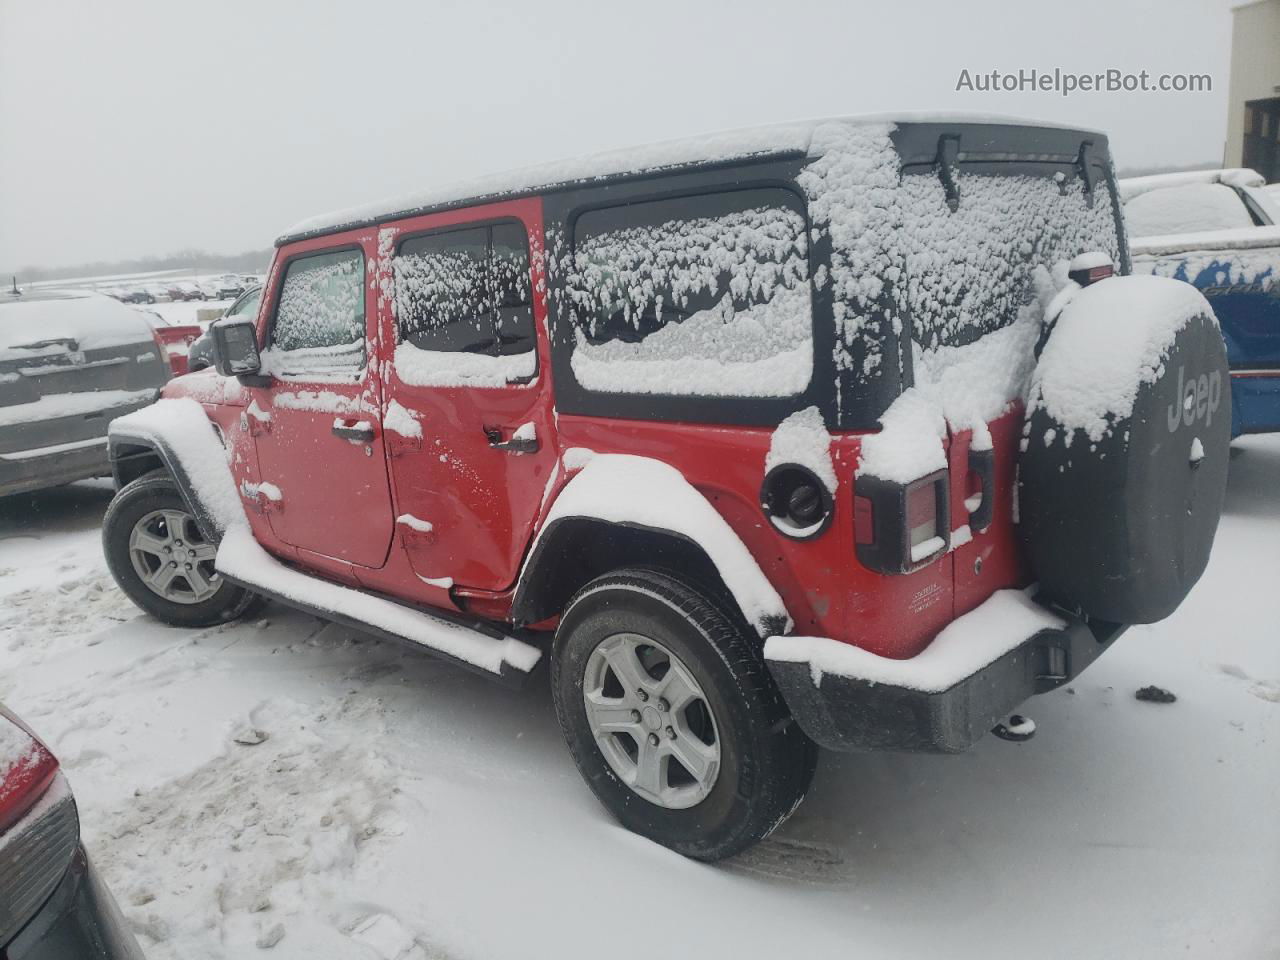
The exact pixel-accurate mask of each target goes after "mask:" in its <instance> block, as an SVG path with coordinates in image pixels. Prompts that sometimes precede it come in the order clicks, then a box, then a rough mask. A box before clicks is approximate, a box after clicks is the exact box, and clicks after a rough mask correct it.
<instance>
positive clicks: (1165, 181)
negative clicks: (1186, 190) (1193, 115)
mask: <svg viewBox="0 0 1280 960" xmlns="http://www.w3.org/2000/svg"><path fill="white" fill-rule="evenodd" d="M1266 182H1267V181H1266V179H1265V178H1264V177H1263V176H1262V174H1260V173H1258V172H1257V171H1256V170H1249V169H1247V168H1244V167H1230V168H1228V169H1225V170H1187V171H1185V172H1183V173H1157V174H1153V175H1152V176H1149V177H1125V178H1124V179H1123V180H1121V181H1119V187H1120V200H1121V202H1124V203H1128V202H1129V201H1130V200H1132V199H1133V198H1134V197H1137V196H1141V195H1142V194H1144V193H1149V192H1150V191H1152V190H1166V189H1168V188H1169V187H1185V186H1187V185H1188V184H1192V183H1223V184H1226V185H1227V186H1228V187H1260V186H1262V185H1263V184H1264V183H1266Z"/></svg>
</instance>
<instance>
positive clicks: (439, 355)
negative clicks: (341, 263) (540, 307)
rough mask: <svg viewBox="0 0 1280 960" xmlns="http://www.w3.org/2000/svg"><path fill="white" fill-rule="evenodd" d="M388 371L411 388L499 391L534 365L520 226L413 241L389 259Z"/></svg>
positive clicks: (511, 224) (530, 373)
mask: <svg viewBox="0 0 1280 960" xmlns="http://www.w3.org/2000/svg"><path fill="white" fill-rule="evenodd" d="M391 264H392V276H393V280H394V304H395V312H396V323H397V330H398V341H399V342H398V344H397V347H396V353H395V369H396V373H397V375H398V376H399V377H400V379H401V380H402V381H404V382H405V383H407V384H410V385H413V386H489V387H495V386H503V385H504V384H507V383H510V382H513V381H520V380H526V379H528V378H529V377H532V376H533V374H534V373H535V371H536V366H537V352H536V346H537V341H536V337H535V334H534V325H533V295H532V290H531V285H530V273H529V247H528V240H527V238H526V236H525V230H524V226H523V225H522V224H520V223H518V222H516V221H502V222H499V223H494V224H487V225H483V226H477V227H465V228H462V229H449V230H444V231H438V232H435V233H429V234H425V235H422V236H418V237H412V238H410V239H408V240H406V241H405V242H404V243H402V244H401V245H400V249H399V252H398V253H397V254H396V256H395V257H394V258H393V259H392V261H391Z"/></svg>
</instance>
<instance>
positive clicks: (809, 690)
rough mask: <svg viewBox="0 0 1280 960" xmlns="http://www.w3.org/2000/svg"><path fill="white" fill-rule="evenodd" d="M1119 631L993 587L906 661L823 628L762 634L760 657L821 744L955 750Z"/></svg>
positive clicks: (1068, 674) (1078, 666)
mask: <svg viewBox="0 0 1280 960" xmlns="http://www.w3.org/2000/svg"><path fill="white" fill-rule="evenodd" d="M1123 630H1124V626H1123V625H1119V624H1102V623H1098V622H1093V623H1086V622H1085V621H1084V620H1080V619H1077V618H1068V617H1067V616H1066V615H1065V614H1060V613H1058V612H1055V611H1050V610H1048V609H1047V608H1045V607H1042V606H1040V605H1039V604H1037V603H1036V602H1035V601H1033V600H1032V599H1031V597H1030V596H1029V595H1028V594H1027V593H1024V592H1023V591H1020V590H1000V591H997V592H996V593H994V594H992V596H991V597H990V598H988V599H987V600H986V602H985V603H983V604H982V605H981V606H979V607H978V608H977V609H975V610H973V611H971V612H970V613H967V614H965V615H964V616H963V617H960V618H959V619H957V620H956V621H955V622H954V623H952V624H951V625H950V626H948V627H947V628H946V629H944V630H943V631H942V632H941V633H939V634H938V636H937V637H936V638H935V639H934V641H933V642H932V643H931V644H930V645H929V646H928V647H927V648H925V650H924V651H922V652H921V653H920V654H918V655H917V656H915V657H912V658H911V659H909V660H894V659H890V658H888V657H879V656H876V655H875V654H873V653H869V652H867V651H866V650H862V649H860V648H858V647H855V646H852V645H850V644H847V643H841V642H840V641H838V640H831V639H827V638H824V637H770V638H769V640H768V641H767V642H766V644H765V648H764V656H765V660H766V661H767V662H768V664H769V668H770V671H771V672H772V673H773V677H774V679H775V681H776V682H777V684H778V686H779V688H780V689H781V690H782V694H783V696H784V697H785V698H786V701H787V705H788V706H789V707H790V708H791V713H792V715H793V716H794V717H795V719H796V722H797V723H799V724H800V726H801V728H802V729H803V730H804V731H805V733H807V734H808V735H809V736H810V737H811V738H812V739H813V740H815V741H816V742H817V743H819V744H821V745H822V746H825V747H828V748H830V749H833V750H909V751H920V752H928V753H958V752H960V751H962V750H965V749H967V748H968V747H970V746H971V745H972V744H973V743H974V742H975V741H976V740H978V738H979V737H981V736H982V735H983V734H984V733H986V732H987V731H988V730H990V729H991V727H993V726H994V725H995V724H996V723H997V722H998V721H999V720H1000V719H1001V718H1003V717H1004V716H1005V715H1006V714H1008V713H1009V712H1010V711H1011V710H1013V709H1014V708H1015V707H1017V706H1018V704H1020V703H1022V702H1023V701H1024V700H1026V699H1027V698H1028V697H1030V696H1031V695H1032V694H1035V693H1044V692H1046V691H1048V690H1052V689H1054V688H1055V687H1057V686H1060V685H1061V684H1063V683H1066V682H1067V681H1068V680H1070V679H1072V678H1073V677H1075V676H1077V675H1078V674H1079V673H1080V671H1082V670H1083V669H1084V668H1085V667H1086V666H1088V665H1089V664H1090V663H1092V662H1093V661H1094V660H1095V659H1096V658H1097V657H1098V655H1099V654H1101V653H1102V651H1103V650H1105V649H1106V648H1107V646H1108V645H1109V644H1110V643H1111V641H1113V640H1114V639H1115V638H1116V637H1118V636H1119V635H1120V633H1121V632H1123Z"/></svg>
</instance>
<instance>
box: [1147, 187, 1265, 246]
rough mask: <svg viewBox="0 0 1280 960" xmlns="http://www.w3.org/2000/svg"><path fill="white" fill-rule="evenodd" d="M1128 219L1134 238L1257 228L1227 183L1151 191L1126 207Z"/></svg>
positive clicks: (1242, 202) (1246, 209) (1237, 195)
mask: <svg viewBox="0 0 1280 960" xmlns="http://www.w3.org/2000/svg"><path fill="white" fill-rule="evenodd" d="M1124 219H1125V223H1126V224H1128V227H1129V234H1130V236H1134V237H1158V236H1163V235H1165V234H1170V233H1199V232H1201V231H1204V230H1235V229H1238V228H1240V227H1252V226H1253V225H1254V223H1253V217H1251V216H1250V215H1249V210H1248V208H1247V207H1246V206H1245V205H1244V201H1243V200H1241V199H1240V195H1239V194H1238V193H1236V192H1235V190H1233V189H1232V188H1231V187H1228V186H1227V185H1226V184H1223V183H1188V184H1184V185H1182V186H1179V187H1164V188H1161V189H1158V190H1148V191H1147V192H1145V193H1140V194H1138V195H1137V196H1136V197H1134V198H1133V199H1132V200H1130V201H1129V202H1128V203H1126V204H1125V205H1124Z"/></svg>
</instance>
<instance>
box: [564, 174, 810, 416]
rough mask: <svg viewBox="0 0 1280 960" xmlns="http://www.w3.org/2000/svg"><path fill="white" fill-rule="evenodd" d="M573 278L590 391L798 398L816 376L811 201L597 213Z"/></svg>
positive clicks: (575, 345)
mask: <svg viewBox="0 0 1280 960" xmlns="http://www.w3.org/2000/svg"><path fill="white" fill-rule="evenodd" d="M572 244H573V245H572V252H571V255H570V258H569V263H568V265H567V270H566V284H565V286H566V290H567V293H568V296H569V299H570V303H571V316H572V321H571V322H572V339H573V342H572V345H571V346H572V356H571V361H570V368H571V370H572V372H573V376H574V378H575V379H576V380H577V382H578V383H579V384H580V385H581V386H582V387H584V388H585V389H587V390H590V391H596V392H603V393H629V394H665V395H674V396H699V397H790V396H795V395H797V394H800V393H802V392H803V391H804V390H805V388H806V387H807V385H808V384H809V381H810V379H811V377H812V369H813V314H812V301H811V293H810V282H809V279H810V278H809V255H808V243H807V222H806V218H805V214H804V206H803V201H802V200H801V199H800V197H799V196H797V195H796V194H795V193H793V192H791V191H789V190H785V189H782V188H760V189H749V190H734V191H725V192H717V193H707V194H700V195H696V196H685V197H678V198H671V199H662V200H652V201H647V202H639V203H630V204H626V205H621V206H612V207H604V208H599V209H595V210H589V211H587V212H585V213H582V214H581V215H579V216H578V217H577V219H576V221H575V223H574V225H573V234H572Z"/></svg>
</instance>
